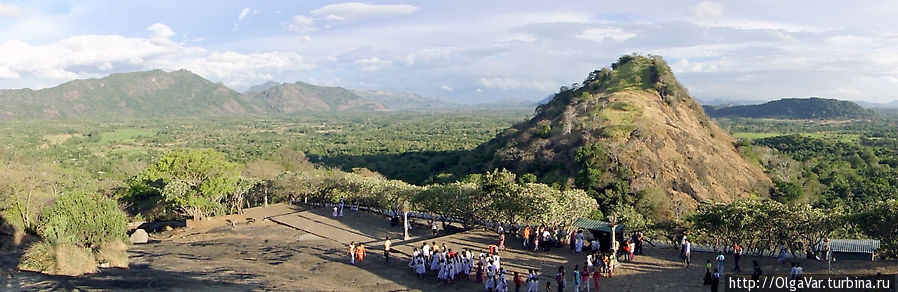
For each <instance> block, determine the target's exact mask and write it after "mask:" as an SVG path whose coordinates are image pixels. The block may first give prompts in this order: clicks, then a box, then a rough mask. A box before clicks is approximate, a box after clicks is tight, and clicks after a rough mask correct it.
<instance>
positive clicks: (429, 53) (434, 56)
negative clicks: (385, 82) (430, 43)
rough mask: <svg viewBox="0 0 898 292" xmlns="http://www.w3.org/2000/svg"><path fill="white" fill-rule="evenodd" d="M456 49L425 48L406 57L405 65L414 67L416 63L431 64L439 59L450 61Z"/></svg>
mask: <svg viewBox="0 0 898 292" xmlns="http://www.w3.org/2000/svg"><path fill="white" fill-rule="evenodd" d="M453 51H454V49H453V48H447V47H438V48H425V49H422V50H418V51H417V52H414V53H411V54H408V55H406V56H405V63H406V64H407V65H414V64H415V63H421V62H431V61H435V60H439V59H448V58H449V57H450V56H451V55H452V53H453Z"/></svg>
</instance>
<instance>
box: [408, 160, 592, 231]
mask: <svg viewBox="0 0 898 292" xmlns="http://www.w3.org/2000/svg"><path fill="white" fill-rule="evenodd" d="M527 181H528V180H527V179H526V178H524V177H522V178H521V179H518V178H517V177H516V175H515V174H513V173H511V172H509V171H507V170H504V169H502V170H493V171H490V172H486V173H483V174H477V175H472V176H469V177H468V178H467V179H465V181H462V182H454V183H448V184H433V185H428V186H426V187H424V189H423V190H421V191H420V192H418V193H416V194H414V195H413V196H412V197H411V202H412V203H413V204H414V205H415V206H418V207H419V208H420V209H421V210H424V211H425V212H431V213H434V214H436V215H438V216H440V217H444V218H445V217H451V218H456V219H460V220H462V221H463V223H462V224H463V225H466V226H473V225H474V224H476V223H479V222H516V223H522V224H535V225H550V226H561V227H570V226H571V224H573V223H574V221H576V220H577V219H578V218H583V217H589V216H590V215H593V214H594V213H593V212H595V210H597V209H598V205H597V204H596V201H595V200H594V199H592V198H590V197H589V196H587V195H586V193H585V192H583V191H582V190H576V189H574V190H558V189H555V188H552V187H550V186H548V185H545V184H540V183H533V182H527Z"/></svg>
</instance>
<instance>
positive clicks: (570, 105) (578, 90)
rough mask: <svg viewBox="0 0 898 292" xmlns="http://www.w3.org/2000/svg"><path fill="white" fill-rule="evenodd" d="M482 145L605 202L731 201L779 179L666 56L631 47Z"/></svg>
mask: <svg viewBox="0 0 898 292" xmlns="http://www.w3.org/2000/svg"><path fill="white" fill-rule="evenodd" d="M479 150H480V153H481V154H480V155H483V156H482V157H481V158H480V159H486V160H489V162H488V165H487V166H486V168H507V169H509V170H512V171H514V172H517V173H519V174H523V173H532V174H534V175H536V177H537V178H539V180H541V181H544V182H549V183H559V184H562V185H568V186H572V187H579V188H583V189H586V190H587V192H589V193H590V194H592V195H593V196H594V197H596V198H597V199H598V200H599V202H600V204H613V203H621V202H626V201H627V198H626V197H628V196H629V197H632V196H644V195H645V194H646V193H650V194H655V196H656V197H661V198H660V200H663V201H667V202H668V203H669V202H670V201H672V200H681V201H682V202H684V203H685V204H686V205H694V204H695V203H696V202H700V201H706V200H707V201H715V202H729V201H732V200H734V199H736V198H740V197H747V196H748V195H749V194H750V193H752V192H754V191H756V190H758V191H759V192H762V193H763V190H766V189H768V188H769V184H770V180H769V178H768V177H767V175H765V174H764V172H763V171H762V170H761V169H760V168H759V167H757V166H755V165H753V164H751V163H749V162H747V161H746V160H744V159H743V158H742V156H741V155H740V154H739V152H737V150H736V148H735V146H734V139H733V137H731V136H730V135H729V134H728V133H727V132H725V131H723V130H721V129H720V128H719V127H718V126H717V125H716V124H715V123H714V122H713V121H711V120H710V119H709V118H708V116H707V115H705V113H704V111H703V110H702V108H701V107H700V106H699V105H698V104H697V103H696V102H695V101H694V100H693V99H692V98H691V97H689V95H688V93H687V92H686V90H685V89H684V88H683V87H682V86H681V85H680V84H679V83H678V82H677V80H676V78H675V77H674V76H673V73H672V72H671V70H670V68H669V67H668V66H667V64H666V63H665V62H664V60H663V59H662V58H661V57H658V56H649V57H645V56H629V55H628V56H624V57H621V58H620V59H619V60H618V62H616V63H614V64H612V66H611V68H603V69H601V70H596V71H594V72H592V73H590V74H589V77H588V78H587V79H586V80H585V81H584V83H583V84H582V86H581V87H575V88H571V89H569V90H566V91H563V92H560V93H558V94H556V95H555V97H554V98H553V99H552V100H550V101H549V102H548V103H546V104H544V105H541V106H539V107H538V108H537V112H536V115H535V116H534V117H533V119H531V120H529V121H526V122H524V123H521V124H518V125H516V126H514V127H512V128H510V129H508V130H506V131H505V132H504V133H502V134H500V135H499V136H497V137H496V138H495V139H493V140H492V141H490V142H488V143H487V144H484V145H482V146H481V147H480V148H479ZM655 199H656V200H658V199H659V198H655Z"/></svg>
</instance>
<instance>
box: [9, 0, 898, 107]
mask: <svg viewBox="0 0 898 292" xmlns="http://www.w3.org/2000/svg"><path fill="white" fill-rule="evenodd" d="M896 16H898V1H890V0H881V1H864V0H858V1H844V0H842V1H785V0H773V1H768V0H755V1H639V0H636V1H601V0H587V1H530V0H515V1H479V0H478V1H471V0H453V1H428V0H420V1H413V0H406V1H404V2H403V1H369V2H339V1H315V0H303V1H281V0H277V1H266V0H254V1H227V0H215V1H164V0H162V1H160V0H156V1H136V0H106V1H101V0H84V1H52V0H49V1H35V0H31V1H10V0H0V88H23V87H28V88H33V89H38V88H46V87H52V86H56V85H58V84H61V83H64V82H66V81H69V80H72V79H83V78H100V77H103V76H106V75H108V74H110V73H118V72H131V71H142V70H150V69H164V70H178V69H187V70H190V71H193V72H195V73H197V74H199V75H201V76H203V77H205V78H207V79H209V80H212V81H214V82H223V83H224V84H225V85H227V86H229V87H231V88H233V89H235V90H238V91H243V90H246V89H247V88H248V87H250V86H252V85H256V84H260V83H264V82H266V81H272V80H273V81H278V82H294V81H303V82H309V83H312V84H319V85H329V86H342V87H347V88H356V89H380V90H391V91H399V92H408V93H416V94H421V95H425V96H441V97H446V98H449V99H452V100H455V101H459V102H465V103H479V102H495V101H500V100H507V99H525V100H540V99H543V98H545V97H546V96H549V95H551V94H552V93H553V92H557V91H558V88H559V87H561V86H563V85H570V84H572V83H576V82H581V81H582V80H583V79H585V78H586V76H587V75H588V73H589V72H591V71H593V70H596V69H599V68H602V67H606V66H609V65H610V64H611V63H612V62H614V61H615V60H616V59H617V58H619V57H620V56H621V55H624V54H630V53H639V54H653V55H660V56H663V57H664V58H665V59H666V60H667V62H668V63H669V64H670V66H671V68H672V69H673V70H674V72H675V73H676V75H677V78H678V79H679V80H680V82H681V83H682V84H684V85H685V86H686V87H687V88H688V89H689V91H690V93H691V95H692V96H693V97H696V98H698V99H700V100H705V101H710V100H732V101H745V100H772V99H778V98H783V97H809V96H820V97H830V98H838V99H846V100H855V101H868V102H889V101H892V100H898V95H896V94H895V93H896V92H898V17H896Z"/></svg>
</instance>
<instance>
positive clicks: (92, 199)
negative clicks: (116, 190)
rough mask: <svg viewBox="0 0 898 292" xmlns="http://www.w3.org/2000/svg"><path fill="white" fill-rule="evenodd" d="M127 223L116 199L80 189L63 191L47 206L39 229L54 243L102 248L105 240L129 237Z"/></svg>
mask: <svg viewBox="0 0 898 292" xmlns="http://www.w3.org/2000/svg"><path fill="white" fill-rule="evenodd" d="M127 225H128V222H127V219H126V218H125V214H124V213H123V212H122V211H121V210H119V209H118V205H117V203H116V201H115V200H112V199H109V198H106V197H104V196H102V195H100V194H97V193H89V192H76V193H69V194H65V195H62V196H61V197H59V199H58V200H56V203H55V204H54V205H53V206H52V207H49V208H47V209H45V210H44V212H43V213H42V214H41V225H40V226H39V227H38V233H39V234H40V235H41V236H42V237H43V238H44V240H45V241H46V242H48V243H50V244H63V243H67V244H73V245H77V246H81V247H88V248H99V247H100V245H101V244H103V243H105V242H113V241H116V240H118V241H125V240H126V239H127V237H126V235H125V232H126V230H127Z"/></svg>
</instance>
